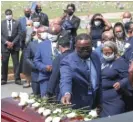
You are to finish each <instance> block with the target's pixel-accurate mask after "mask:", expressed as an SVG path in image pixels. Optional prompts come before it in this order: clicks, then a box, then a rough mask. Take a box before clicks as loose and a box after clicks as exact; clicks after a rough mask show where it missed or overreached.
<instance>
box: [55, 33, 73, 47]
mask: <svg viewBox="0 0 133 122" xmlns="http://www.w3.org/2000/svg"><path fill="white" fill-rule="evenodd" d="M57 40H58V46H59V45H60V46H62V47H70V40H71V36H70V35H69V34H68V33H67V32H66V31H62V32H61V33H60V34H59V35H58V39H57Z"/></svg>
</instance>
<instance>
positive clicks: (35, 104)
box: [32, 102, 40, 108]
mask: <svg viewBox="0 0 133 122" xmlns="http://www.w3.org/2000/svg"><path fill="white" fill-rule="evenodd" d="M39 105H40V103H38V102H35V103H33V104H32V107H33V108H37V107H39Z"/></svg>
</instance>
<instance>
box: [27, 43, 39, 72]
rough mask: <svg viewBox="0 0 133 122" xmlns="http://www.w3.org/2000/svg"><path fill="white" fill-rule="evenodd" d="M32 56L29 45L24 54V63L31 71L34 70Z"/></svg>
mask: <svg viewBox="0 0 133 122" xmlns="http://www.w3.org/2000/svg"><path fill="white" fill-rule="evenodd" d="M32 58H33V54H32V52H31V43H30V44H29V45H28V47H27V49H26V53H25V59H26V62H27V63H28V64H29V65H30V67H31V68H32V69H36V67H35V64H34V63H33V59H32Z"/></svg>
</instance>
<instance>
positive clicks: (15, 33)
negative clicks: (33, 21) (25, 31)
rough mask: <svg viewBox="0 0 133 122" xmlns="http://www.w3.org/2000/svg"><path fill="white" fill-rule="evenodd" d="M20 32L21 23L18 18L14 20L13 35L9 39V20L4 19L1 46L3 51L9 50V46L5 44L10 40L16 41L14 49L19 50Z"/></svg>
mask: <svg viewBox="0 0 133 122" xmlns="http://www.w3.org/2000/svg"><path fill="white" fill-rule="evenodd" d="M20 33H21V26H20V23H19V22H18V21H16V20H14V19H13V20H12V35H11V39H10V40H8V29H7V20H3V21H2V22H1V48H2V52H8V51H9V49H7V46H6V44H5V42H6V41H10V42H13V43H14V47H13V50H15V51H19V49H20V43H19V39H20Z"/></svg>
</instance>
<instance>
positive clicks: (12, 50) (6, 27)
mask: <svg viewBox="0 0 133 122" xmlns="http://www.w3.org/2000/svg"><path fill="white" fill-rule="evenodd" d="M5 15H6V20H3V21H2V22H1V48H2V49H1V51H2V57H3V59H2V81H1V84H2V85H3V84H6V83H7V74H8V61H9V57H10V54H11V56H12V60H13V67H14V74H15V83H16V84H19V85H21V80H20V74H19V73H17V72H16V71H17V68H18V65H19V49H20V42H19V39H20V32H21V27H20V24H19V22H18V21H16V20H14V19H13V14H12V10H10V9H7V10H6V11H5Z"/></svg>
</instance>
